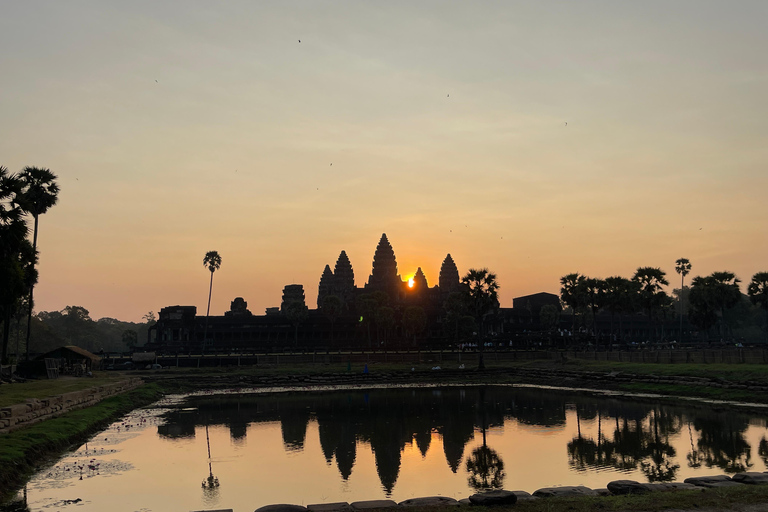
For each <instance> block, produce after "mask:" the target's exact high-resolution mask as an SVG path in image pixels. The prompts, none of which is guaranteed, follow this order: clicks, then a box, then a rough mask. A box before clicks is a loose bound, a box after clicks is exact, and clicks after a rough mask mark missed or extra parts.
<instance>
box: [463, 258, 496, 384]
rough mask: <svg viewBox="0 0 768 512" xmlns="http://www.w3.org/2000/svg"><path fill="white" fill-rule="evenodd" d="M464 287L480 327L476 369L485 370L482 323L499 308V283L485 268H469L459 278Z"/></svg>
mask: <svg viewBox="0 0 768 512" xmlns="http://www.w3.org/2000/svg"><path fill="white" fill-rule="evenodd" d="M461 284H462V285H464V293H465V296H466V299H467V304H468V305H469V309H470V311H471V313H472V315H473V316H474V317H475V320H476V321H477V325H478V326H479V327H480V340H479V342H478V349H479V350H478V365H477V367H478V369H479V370H484V369H485V362H484V361H483V349H484V345H485V338H484V334H485V332H484V322H485V316H486V315H487V314H489V313H491V312H493V311H495V310H496V309H498V308H499V297H498V291H499V283H497V282H496V274H494V273H493V272H489V271H488V269H487V268H481V269H475V268H471V269H469V271H467V274H466V275H465V276H464V277H462V278H461Z"/></svg>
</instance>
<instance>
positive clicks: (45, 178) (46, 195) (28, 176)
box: [19, 167, 59, 358]
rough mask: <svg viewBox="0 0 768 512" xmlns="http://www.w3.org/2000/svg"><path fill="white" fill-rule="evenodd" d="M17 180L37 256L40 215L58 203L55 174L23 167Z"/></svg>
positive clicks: (29, 319) (32, 304) (31, 302)
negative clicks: (32, 220)
mask: <svg viewBox="0 0 768 512" xmlns="http://www.w3.org/2000/svg"><path fill="white" fill-rule="evenodd" d="M19 179H20V180H21V183H22V187H23V189H22V193H21V195H20V198H19V199H20V205H21V207H22V208H23V209H24V210H25V211H26V212H28V213H29V214H30V215H32V217H33V218H34V219H35V226H34V231H33V235H32V251H33V254H35V255H37V232H38V224H39V220H40V215H42V214H44V213H45V212H47V211H48V209H49V208H51V207H52V206H54V205H55V204H56V201H58V196H59V186H58V184H57V183H56V175H55V174H53V173H52V172H51V171H50V170H49V169H41V168H39V167H25V168H24V169H22V171H21V172H20V173H19ZM35 259H36V258H35ZM34 268H35V261H34V259H33V261H32V270H33V271H34ZM34 288H35V287H34V283H32V285H31V286H30V288H29V312H28V314H27V358H29V335H30V333H31V332H32V309H33V308H34V307H35V301H34V299H33V293H34Z"/></svg>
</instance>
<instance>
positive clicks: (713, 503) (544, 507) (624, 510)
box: [413, 485, 768, 512]
mask: <svg viewBox="0 0 768 512" xmlns="http://www.w3.org/2000/svg"><path fill="white" fill-rule="evenodd" d="M760 504H763V505H764V506H763V507H762V508H757V507H758V506H759V505H760ZM445 510H446V509H445V508H439V507H421V508H416V509H414V510H413V512H445ZM471 510H472V512H558V511H568V512H594V511H601V512H630V511H632V512H634V511H643V512H661V511H681V510H696V511H697V512H703V511H726V510H727V511H738V512H747V511H749V512H755V511H758V510H768V485H744V486H741V487H723V488H720V489H706V490H704V491H677V492H657V493H652V494H640V495H637V494H635V495H626V496H594V497H593V496H584V497H579V498H542V499H538V500H523V501H519V502H517V503H516V504H514V505H510V506H501V507H492V508H491V507H474V506H473V507H472V509H471Z"/></svg>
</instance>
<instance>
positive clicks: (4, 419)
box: [0, 377, 144, 434]
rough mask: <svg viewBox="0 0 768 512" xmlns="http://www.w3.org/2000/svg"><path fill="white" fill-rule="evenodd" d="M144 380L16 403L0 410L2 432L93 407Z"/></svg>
mask: <svg viewBox="0 0 768 512" xmlns="http://www.w3.org/2000/svg"><path fill="white" fill-rule="evenodd" d="M143 383H144V381H143V380H142V379H140V378H138V377H129V378H127V379H125V380H121V381H119V382H113V383H111V384H103V385H101V386H94V387H92V388H88V389H82V390H80V391H70V392H68V393H63V394H61V395H56V396H52V397H48V398H43V399H42V400H40V399H37V398H30V399H28V400H27V401H26V402H25V403H23V404H16V405H12V406H9V407H3V408H1V409H0V434H4V433H6V432H13V431H14V430H18V429H20V428H24V427H27V426H29V425H34V424H35V423H38V422H40V421H43V420H47V419H50V418H55V417H57V416H61V415H62V414H65V413H67V412H69V411H74V410H77V409H82V408H84V407H90V406H92V405H95V404H97V403H99V402H101V401H102V400H103V399H105V398H107V397H109V396H113V395H117V394H120V393H123V392H125V391H130V390H132V389H135V388H137V387H139V386H140V385H141V384H143Z"/></svg>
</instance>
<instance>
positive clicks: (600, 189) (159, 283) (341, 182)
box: [0, 1, 768, 320]
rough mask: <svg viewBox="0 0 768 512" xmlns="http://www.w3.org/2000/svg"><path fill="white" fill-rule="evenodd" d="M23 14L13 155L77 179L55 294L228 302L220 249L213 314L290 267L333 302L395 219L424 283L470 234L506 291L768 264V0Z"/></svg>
mask: <svg viewBox="0 0 768 512" xmlns="http://www.w3.org/2000/svg"><path fill="white" fill-rule="evenodd" d="M180 9H183V10H180ZM3 12H4V14H3V16H2V19H0V48H1V49H2V50H0V69H2V70H3V76H4V78H3V87H2V93H1V94H0V112H1V113H2V116H0V165H4V166H6V167H8V168H9V169H10V170H11V171H19V170H21V168H22V167H24V166H26V165H35V166H41V167H48V168H50V169H51V170H52V171H53V172H55V173H56V174H58V176H59V181H60V186H61V194H60V199H59V204H58V205H56V206H55V207H54V208H53V209H52V210H51V211H50V212H49V213H47V214H46V215H45V216H43V217H41V223H40V240H39V249H40V252H41V254H40V265H39V270H40V282H39V285H38V287H37V288H36V291H35V299H36V301H37V309H38V310H59V309H62V308H63V307H64V306H66V305H81V306H84V307H86V308H87V309H89V310H90V312H91V316H92V317H93V318H100V317H103V316H110V317H116V318H120V319H125V320H139V318H140V317H141V315H143V314H144V313H146V312H147V311H150V310H152V311H158V310H159V309H160V308H162V307H164V306H168V305H174V304H184V305H187V304H188V305H196V306H197V307H198V310H199V311H203V312H204V308H205V305H206V300H207V293H208V278H209V275H208V273H207V271H206V270H205V269H204V268H203V266H202V259H203V255H204V254H205V252H206V251H209V250H217V251H219V253H220V254H221V256H222V258H223V263H222V267H221V269H220V270H219V271H218V272H217V273H216V275H215V278H214V290H213V300H212V306H211V311H212V313H213V314H222V313H223V312H224V311H225V310H227V309H228V308H229V303H230V301H231V300H232V299H234V298H235V297H237V296H242V297H243V298H245V300H246V301H248V304H249V309H251V311H253V312H254V313H256V314H261V313H263V311H264V308H266V307H269V306H276V305H279V302H280V297H281V290H282V288H283V286H284V285H286V284H289V283H301V284H303V285H304V288H305V291H306V294H307V302H308V304H309V305H310V306H314V305H315V300H316V296H317V283H318V281H319V278H320V275H321V273H322V270H323V267H324V266H325V265H326V264H331V266H333V264H334V263H335V261H336V258H337V257H338V254H339V252H340V251H341V250H342V249H344V250H346V251H347V253H348V255H349V257H350V259H351V261H352V265H353V268H354V271H355V278H356V284H357V285H358V286H362V285H364V284H365V281H366V280H367V278H368V275H369V274H370V271H371V262H372V259H373V252H374V250H375V247H376V244H377V242H378V240H379V237H380V236H381V233H383V232H386V233H387V235H388V237H389V240H390V242H391V243H392V245H393V247H394V250H395V254H396V256H397V260H398V264H399V270H400V273H401V274H402V275H403V277H406V276H408V275H411V274H413V273H414V272H415V271H416V268H417V266H421V267H422V269H423V270H424V272H425V274H426V276H427V280H428V282H429V284H430V285H434V284H436V283H437V277H438V271H439V266H440V263H441V262H442V260H443V258H444V257H445V255H446V254H447V253H449V252H450V253H451V255H452V256H453V258H454V260H455V261H456V264H457V265H458V267H459V272H460V273H464V272H466V270H467V269H468V268H470V267H483V266H484V267H488V268H490V269H491V270H492V271H494V272H496V273H497V275H498V278H499V282H500V284H501V290H500V297H501V303H502V305H503V306H511V304H512V298H513V297H516V296H520V295H524V294H528V293H535V292H538V291H549V292H554V293H557V292H558V290H559V278H560V276H562V275H564V274H566V273H569V272H581V273H583V274H587V275H591V276H595V277H607V276H610V275H616V274H620V275H624V276H631V274H632V273H633V272H634V270H635V269H636V268H637V267H638V266H658V267H661V268H662V269H664V270H666V271H667V272H668V273H669V274H671V275H670V280H671V281H673V282H675V283H679V281H678V279H677V275H676V274H674V261H675V260H676V259H677V258H680V257H687V258H689V259H690V260H691V262H692V264H693V272H692V276H690V277H693V276H694V275H699V274H708V273H710V272H712V271H715V270H730V271H733V272H735V273H736V274H737V275H738V276H739V277H740V278H741V279H742V280H743V281H749V279H750V278H751V276H752V275H753V274H754V273H755V272H758V271H765V270H768V261H766V254H768V242H767V240H768V233H767V231H768V229H767V228H766V221H765V219H766V218H768V206H766V201H765V199H764V198H765V190H766V189H767V187H768V173H767V172H766V170H767V169H768V166H767V165H766V164H768V144H766V143H765V141H766V140H768V95H766V94H765V91H766V90H768V54H767V53H766V52H765V48H766V47H768V35H767V33H766V31H765V30H764V20H765V19H767V17H768V5H767V4H766V3H764V2H756V1H755V2H747V1H744V2H735V3H728V4H725V3H722V2H708V1H688V2H682V1H681V2H675V3H673V4H668V3H662V2H658V3H654V2H642V3H638V2H607V1H606V2H595V1H591V2H579V3H562V2H546V1H545V2H514V3H513V2H509V3H501V4H499V3H490V2H476V3H475V2H473V3H471V4H470V3H465V2H440V3H433V2H419V3H418V4H415V5H414V4H413V3H412V2H386V3H359V2H336V3H319V2H311V3H310V2H278V3H265V2H259V3H254V2H234V1H233V2H226V3H215V4H212V3H207V2H185V3H184V4H183V7H182V5H181V4H177V3H170V2H164V3H159V4H156V3H147V4H142V3H131V4H125V3H121V2H89V1H83V2H73V3H70V2H67V3H47V4H27V3H16V2H14V3H11V2H9V3H7V4H5V5H4V9H3ZM30 33H34V34H35V37H29V34H30ZM299 39H300V40H301V42H300V43H299V42H298V41H299ZM566 123H567V125H566ZM331 164H332V165H331Z"/></svg>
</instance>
